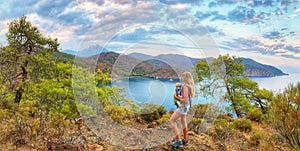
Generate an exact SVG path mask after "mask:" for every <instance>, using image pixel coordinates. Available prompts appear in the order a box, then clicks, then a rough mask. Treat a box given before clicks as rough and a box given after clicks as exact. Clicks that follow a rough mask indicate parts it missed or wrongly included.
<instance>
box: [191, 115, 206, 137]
mask: <svg viewBox="0 0 300 151" xmlns="http://www.w3.org/2000/svg"><path fill="white" fill-rule="evenodd" d="M204 123H205V120H204V119H202V118H192V120H191V121H190V122H189V123H188V127H189V130H190V131H194V132H195V133H196V134H200V133H201V131H200V130H201V126H202V125H203V124H204ZM201 124H202V125H201Z"/></svg>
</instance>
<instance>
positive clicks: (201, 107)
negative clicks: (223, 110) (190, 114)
mask: <svg viewBox="0 0 300 151" xmlns="http://www.w3.org/2000/svg"><path fill="white" fill-rule="evenodd" d="M211 105H212V104H209V103H207V104H196V105H194V106H193V110H194V111H195V113H194V118H204V116H205V113H206V111H207V109H208V108H209V107H210V106H211Z"/></svg>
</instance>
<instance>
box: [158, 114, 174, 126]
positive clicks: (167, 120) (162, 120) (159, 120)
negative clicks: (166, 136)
mask: <svg viewBox="0 0 300 151" xmlns="http://www.w3.org/2000/svg"><path fill="white" fill-rule="evenodd" d="M170 117H171V114H170V113H166V114H164V115H163V116H162V117H161V118H160V119H158V120H157V122H158V124H160V125H161V124H164V123H166V122H169V119H170Z"/></svg>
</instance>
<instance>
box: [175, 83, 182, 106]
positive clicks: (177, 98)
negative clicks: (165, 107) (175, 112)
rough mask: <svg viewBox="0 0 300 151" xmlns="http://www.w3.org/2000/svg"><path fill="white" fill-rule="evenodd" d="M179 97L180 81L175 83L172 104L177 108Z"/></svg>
mask: <svg viewBox="0 0 300 151" xmlns="http://www.w3.org/2000/svg"><path fill="white" fill-rule="evenodd" d="M180 98H181V83H179V82H177V83H176V88H175V93H174V104H175V105H176V107H177V108H178V107H179V106H180Z"/></svg>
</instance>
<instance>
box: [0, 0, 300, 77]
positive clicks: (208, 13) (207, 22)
mask: <svg viewBox="0 0 300 151" xmlns="http://www.w3.org/2000/svg"><path fill="white" fill-rule="evenodd" d="M0 9H1V12H0V45H2V46H5V45H7V41H6V37H5V34H6V33H7V32H8V24H9V22H11V21H13V20H15V19H18V18H19V17H20V16H22V15H25V16H27V19H28V20H29V21H30V22H32V23H33V24H34V25H35V26H37V27H38V28H39V29H40V31H41V33H42V34H44V35H46V36H51V37H52V38H57V39H58V41H59V43H60V50H61V51H63V50H67V49H69V50H74V51H78V50H83V49H85V48H88V47H90V46H94V45H100V46H101V47H105V48H106V49H108V50H110V51H115V52H119V53H125V54H129V53H133V52H140V53H144V54H150V55H159V54H168V53H175V54H184V55H187V56H189V57H194V58H201V57H210V56H218V55H219V54H230V55H236V56H238V57H248V58H252V59H254V60H256V61H258V62H260V63H264V64H269V65H273V66H276V67H279V68H280V69H282V70H285V69H286V70H289V71H291V69H293V70H297V69H299V68H300V28H299V24H300V16H299V15H300V2H299V0H201V1H200V0H96V1H92V0H64V1H60V0H26V1H20V0H10V1H3V0H0Z"/></svg>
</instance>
